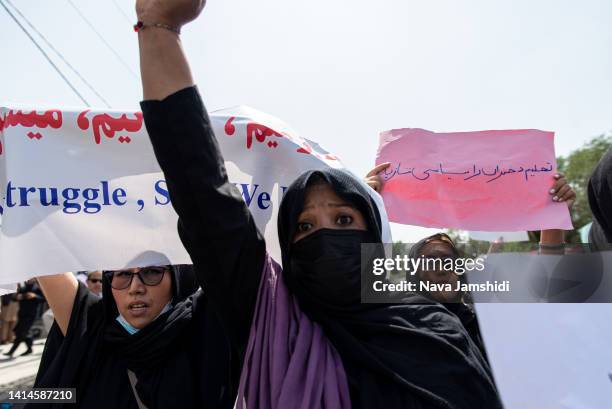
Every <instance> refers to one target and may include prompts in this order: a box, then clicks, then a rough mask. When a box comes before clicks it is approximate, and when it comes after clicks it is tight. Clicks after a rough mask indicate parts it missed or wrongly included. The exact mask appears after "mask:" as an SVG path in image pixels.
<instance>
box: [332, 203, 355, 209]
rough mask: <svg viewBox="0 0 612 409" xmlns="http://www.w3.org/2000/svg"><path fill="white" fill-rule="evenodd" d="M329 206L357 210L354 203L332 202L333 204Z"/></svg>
mask: <svg viewBox="0 0 612 409" xmlns="http://www.w3.org/2000/svg"><path fill="white" fill-rule="evenodd" d="M328 206H331V207H350V208H351V209H354V208H355V205H353V204H352V203H348V202H342V203H337V202H335V203H334V202H331V203H328Z"/></svg>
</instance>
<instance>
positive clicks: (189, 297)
mask: <svg viewBox="0 0 612 409" xmlns="http://www.w3.org/2000/svg"><path fill="white" fill-rule="evenodd" d="M170 273H171V277H172V301H171V304H172V308H171V309H170V310H168V311H166V312H164V313H163V314H161V315H159V316H158V317H157V318H156V319H155V320H154V321H152V322H151V323H150V324H148V325H147V326H146V327H144V328H142V329H141V330H139V331H138V332H137V333H135V334H133V335H130V334H129V333H128V332H127V331H126V330H125V329H124V328H123V327H122V326H121V325H120V324H119V323H118V322H117V321H116V318H117V316H118V310H117V305H116V303H115V300H114V297H113V295H112V290H111V286H110V275H109V274H107V273H105V274H103V279H102V283H103V284H102V285H103V297H102V299H100V298H99V297H97V296H94V295H92V294H91V293H90V292H89V290H88V289H87V287H85V286H84V285H83V284H82V283H81V284H79V290H78V292H77V296H76V300H75V304H74V308H73V312H72V314H71V319H70V323H69V326H68V330H67V335H66V336H65V337H64V336H63V335H62V333H61V331H60V330H59V327H58V326H57V324H54V325H53V327H52V329H51V331H50V333H49V336H48V338H47V342H46V344H45V350H44V352H43V357H42V359H41V364H40V368H39V371H38V375H37V378H36V381H35V386H36V387H76V389H77V397H78V396H79V395H81V396H83V394H86V393H87V388H92V387H93V388H92V390H95V392H93V393H94V394H99V393H100V391H104V393H105V394H109V395H110V396H112V395H113V394H115V395H117V396H113V399H115V400H117V401H121V402H125V401H132V402H135V401H134V399H133V391H132V388H131V385H130V383H129V380H128V378H127V371H126V369H129V370H131V371H133V372H134V373H135V374H136V376H137V379H138V381H137V383H136V390H137V392H138V396H139V397H140V399H141V400H142V402H143V403H144V404H145V405H146V406H148V407H149V408H154V407H170V406H169V405H170V404H169V403H168V401H170V402H172V401H174V402H176V403H177V404H178V405H179V406H180V405H181V404H183V405H187V406H189V405H191V406H193V405H196V406H197V405H198V403H197V402H210V406H207V407H220V406H229V405H230V404H231V398H230V397H229V396H227V395H228V394H229V393H230V391H229V390H227V389H228V388H227V386H228V385H229V381H228V376H229V375H228V372H227V371H229V362H230V358H229V344H228V342H227V339H226V337H225V336H224V335H223V334H224V333H223V331H222V328H221V326H220V324H219V322H218V321H217V320H216V316H214V313H212V311H211V310H212V309H211V308H204V307H205V303H206V299H205V297H204V296H203V294H202V293H201V290H198V284H197V281H196V279H195V274H194V271H193V268H192V266H191V265H180V266H171V268H170ZM209 311H211V312H210V313H209ZM196 315H197V316H196ZM109 357H110V358H112V359H109ZM111 360H112V363H109V362H110V361H111ZM168 360H170V361H171V362H169V361H168ZM209 369H210V370H211V371H212V372H213V373H214V374H215V376H214V379H212V378H213V377H211V376H205V375H203V373H204V372H205V371H207V370H209ZM204 379H206V381H204ZM223 388H225V389H226V390H225V394H226V395H225V397H224V398H223V401H224V402H225V403H227V405H225V404H224V405H220V404H219V401H218V399H220V396H221V394H220V391H223ZM181 390H184V391H185V393H184V394H182V395H181V396H173V395H176V394H177V391H181ZM165 391H166V392H165ZM211 396H212V397H214V398H212V399H211ZM164 399H165V402H164V401H163V400H164ZM104 402H106V397H105V396H100V407H104ZM52 407H61V405H56V406H52ZM36 408H39V406H38V405H36Z"/></svg>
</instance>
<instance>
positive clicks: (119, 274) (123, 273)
mask: <svg viewBox="0 0 612 409" xmlns="http://www.w3.org/2000/svg"><path fill="white" fill-rule="evenodd" d="M130 274H132V273H130V272H128V271H117V272H116V273H115V276H117V277H127V276H129V275H130Z"/></svg>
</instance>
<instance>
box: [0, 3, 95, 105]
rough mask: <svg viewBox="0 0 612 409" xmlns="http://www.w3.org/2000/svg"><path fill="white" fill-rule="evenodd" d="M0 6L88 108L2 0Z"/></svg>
mask: <svg viewBox="0 0 612 409" xmlns="http://www.w3.org/2000/svg"><path fill="white" fill-rule="evenodd" d="M0 4H1V5H2V7H3V8H4V10H6V12H7V13H8V15H9V16H10V17H11V18H12V19H13V21H14V22H15V23H16V24H17V25H18V26H19V28H21V30H23V32H24V33H25V35H27V36H28V38H29V39H30V40H31V41H32V42H33V43H34V45H35V46H36V48H38V50H39V51H40V52H41V53H42V55H43V56H44V57H45V58H46V59H47V61H49V64H51V66H52V67H53V68H54V69H55V71H57V73H58V74H59V76H60V77H62V79H63V80H64V82H65V83H66V84H68V86H69V87H70V89H72V91H74V93H75V94H76V95H77V96H78V97H79V99H80V100H81V101H83V103H84V104H85V105H86V106H89V102H87V100H86V99H85V98H84V97H83V95H81V94H80V93H79V91H77V89H76V88H75V87H74V86H73V85H72V83H71V82H70V81H68V78H66V76H65V75H64V74H63V73H62V71H60V69H59V68H58V67H57V65H55V63H54V62H53V61H52V60H51V58H49V56H48V55H47V53H46V52H45V50H43V49H42V47H41V46H40V45H39V44H38V43H37V42H36V40H35V39H34V37H32V36H31V35H30V33H28V30H26V29H25V27H24V26H23V25H22V24H21V23H20V22H19V20H17V18H15V16H14V15H13V13H11V11H10V10H9V9H8V8H7V7H6V4H4V2H3V1H2V0H0Z"/></svg>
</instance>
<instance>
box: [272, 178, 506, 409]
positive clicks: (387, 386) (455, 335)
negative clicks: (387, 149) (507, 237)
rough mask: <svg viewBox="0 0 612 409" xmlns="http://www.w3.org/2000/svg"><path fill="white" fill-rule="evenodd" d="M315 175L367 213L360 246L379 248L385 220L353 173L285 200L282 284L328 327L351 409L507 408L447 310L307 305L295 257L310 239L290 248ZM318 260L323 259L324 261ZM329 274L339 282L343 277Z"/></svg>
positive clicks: (291, 191)
mask: <svg viewBox="0 0 612 409" xmlns="http://www.w3.org/2000/svg"><path fill="white" fill-rule="evenodd" d="M315 175H317V176H316V177H317V178H322V179H323V180H324V181H325V182H327V183H328V184H329V185H330V186H331V187H332V189H333V190H334V191H335V192H336V193H337V194H338V196H340V197H341V198H343V199H345V200H348V201H349V202H351V203H352V204H353V205H354V206H356V207H357V208H358V209H359V211H360V212H361V213H362V215H363V217H364V218H365V220H366V223H367V226H368V232H367V233H365V234H360V236H359V237H360V238H361V239H362V240H364V241H365V240H367V241H370V242H374V243H376V242H378V243H380V241H381V218H380V215H379V213H378V209H377V207H376V205H375V204H374V202H373V200H372V199H371V197H370V195H369V194H368V191H367V189H366V188H365V187H364V186H363V185H362V184H361V183H360V182H359V181H358V180H357V179H356V178H355V177H354V176H352V175H351V174H349V173H348V172H345V171H342V170H336V169H326V170H321V171H309V172H306V173H305V174H303V175H302V176H300V177H299V178H298V179H297V180H296V181H295V182H294V183H293V184H292V185H291V186H290V187H289V188H288V189H287V191H286V192H285V195H284V197H283V201H282V203H281V206H280V210H279V219H278V232H279V240H280V245H281V251H282V260H283V277H284V279H285V282H286V283H287V286H288V288H289V289H290V290H291V291H292V292H293V293H294V294H295V295H296V297H297V298H298V301H299V303H300V306H301V307H302V309H303V310H304V312H305V313H306V314H308V315H309V316H310V317H311V318H312V319H313V320H314V321H316V322H318V323H319V324H320V325H321V326H322V328H323V329H324V331H325V334H326V336H327V337H328V338H329V339H330V341H331V342H332V344H333V345H334V346H335V348H336V349H337V350H338V352H339V354H340V356H341V358H342V362H343V365H344V368H345V371H346V373H347V377H348V381H349V388H350V391H351V400H352V402H351V403H352V406H353V407H354V408H369V407H384V408H397V407H402V408H415V409H416V408H447V409H450V408H452V409H475V408H487V409H495V408H501V402H500V400H499V397H498V394H497V391H496V388H495V385H494V383H493V379H492V376H491V374H490V371H489V368H488V365H487V364H486V362H485V360H484V358H483V356H482V354H481V353H480V351H479V350H478V347H477V346H476V345H475V344H474V343H473V342H472V341H471V340H470V337H469V335H468V334H467V333H466V332H465V330H464V329H463V327H462V325H461V322H460V321H459V320H458V319H457V317H455V316H454V315H452V314H450V313H449V311H448V310H447V309H445V308H444V307H442V306H441V305H439V304H436V303H433V302H431V301H429V300H427V299H425V298H423V297H420V296H417V295H414V296H411V298H410V299H408V300H406V301H409V302H411V303H410V304H361V303H359V302H355V303H353V304H350V305H347V304H343V305H341V306H336V305H332V306H330V305H329V304H328V303H323V302H319V301H318V298H317V297H314V299H313V297H310V298H306V297H307V296H308V293H307V291H304V289H303V288H302V286H303V285H304V283H305V282H306V281H305V280H307V277H301V272H299V271H298V272H296V271H293V270H294V266H295V264H294V260H292V251H293V249H294V248H295V247H297V246H298V244H299V243H300V241H302V240H308V239H309V237H308V236H307V237H305V238H304V239H302V240H300V241H298V242H296V243H295V244H294V243H292V242H293V237H294V234H295V232H296V230H297V221H298V216H299V214H300V213H301V212H302V209H303V206H304V198H305V195H306V189H307V187H308V186H309V182H310V180H311V179H312V178H313V177H314V176H315ZM353 231H354V230H353ZM354 232H356V231H354ZM317 233H318V232H315V233H313V234H311V236H314V235H315V234H317ZM312 248H316V246H312ZM312 257H313V259H317V257H318V255H317V254H312ZM347 263H352V261H350V260H347ZM329 274H330V277H334V278H335V277H337V276H338V274H337V272H332V271H330V272H329ZM330 281H331V283H332V284H331V285H334V284H335V282H334V281H333V280H330Z"/></svg>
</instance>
